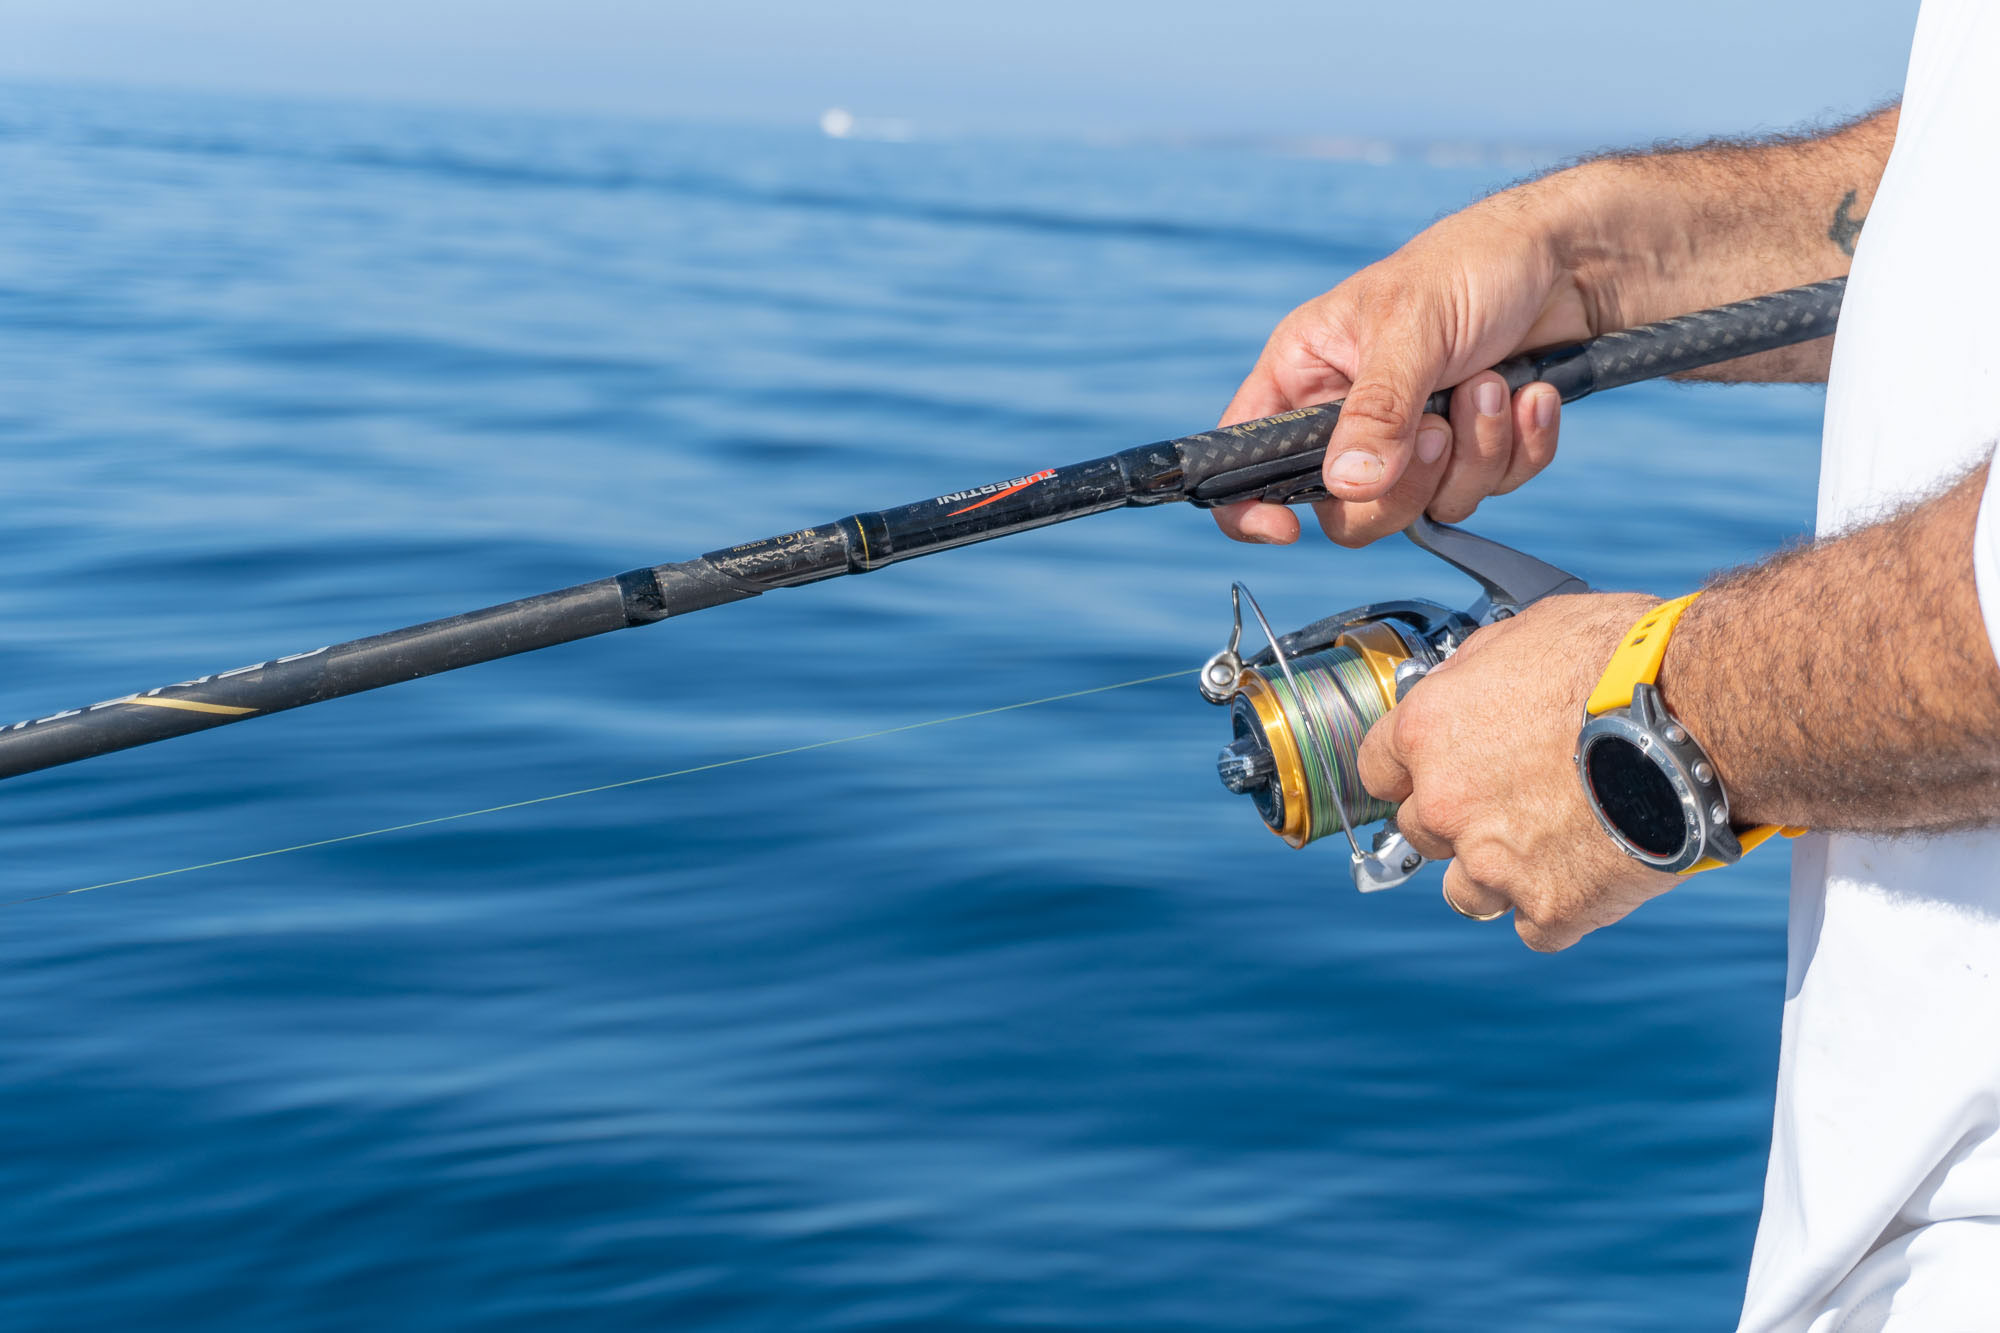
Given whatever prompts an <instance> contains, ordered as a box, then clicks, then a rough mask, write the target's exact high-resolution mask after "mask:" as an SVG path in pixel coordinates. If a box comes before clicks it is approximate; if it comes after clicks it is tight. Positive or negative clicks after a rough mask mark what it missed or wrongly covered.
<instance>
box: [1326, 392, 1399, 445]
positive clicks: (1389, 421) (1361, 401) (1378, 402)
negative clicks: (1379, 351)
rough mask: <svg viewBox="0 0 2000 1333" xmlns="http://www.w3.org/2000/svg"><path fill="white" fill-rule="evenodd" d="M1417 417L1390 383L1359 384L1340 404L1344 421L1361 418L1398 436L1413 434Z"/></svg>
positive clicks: (1367, 423) (1379, 429)
mask: <svg viewBox="0 0 2000 1333" xmlns="http://www.w3.org/2000/svg"><path fill="white" fill-rule="evenodd" d="M1415 416H1416V414H1415V413H1414V412H1412V411H1411V410H1410V405H1409V404H1408V403H1405V402H1403V401H1401V400H1400V399H1399V398H1398V397H1397V396H1396V394H1395V392H1394V391H1393V390H1391V389H1390V388H1389V386H1388V385H1386V384H1373V383H1370V384H1358V385H1356V386H1355V387H1354V388H1353V390H1351V391H1350V392H1349V393H1348V395H1347V398H1346V400H1345V401H1344V402H1342V403H1341V405H1340V420H1341V422H1342V424H1345V423H1347V422H1349V421H1358V422H1360V423H1362V424H1363V425H1364V426H1372V427H1374V428H1375V429H1376V430H1377V431H1379V432H1380V433H1382V434H1384V435H1394V436H1396V437H1398V438H1401V437H1402V436H1404V435H1407V434H1409V433H1410V431H1411V430H1412V428H1413V425H1412V423H1413V421H1414V418H1415Z"/></svg>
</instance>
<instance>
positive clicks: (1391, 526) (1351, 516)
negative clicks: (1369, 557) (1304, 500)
mask: <svg viewBox="0 0 2000 1333" xmlns="http://www.w3.org/2000/svg"><path fill="white" fill-rule="evenodd" d="M1314 512H1315V513H1316V514H1318V515H1319V526H1320V530H1321V531H1323V532H1325V533H1326V536H1327V540H1328V541H1330V542H1332V543H1334V545H1336V546H1344V547H1346V548H1347V549H1348V550H1350V551H1358V550H1360V549H1361V548H1362V547H1364V546H1366V545H1368V544H1369V543H1370V542H1373V541H1378V540H1380V539H1381V538H1383V537H1386V536H1388V535H1389V534H1390V533H1392V532H1395V531H1397V530H1398V529H1399V528H1400V527H1402V526H1403V525H1401V524H1396V523H1391V522H1388V521H1386V520H1385V519H1384V517H1383V514H1382V509H1381V506H1380V505H1377V504H1347V503H1345V502H1342V501H1339V500H1335V501H1332V502H1331V503H1330V504H1323V505H1320V506H1319V507H1318V508H1316V509H1315V510H1314Z"/></svg>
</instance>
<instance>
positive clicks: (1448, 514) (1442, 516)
mask: <svg viewBox="0 0 2000 1333" xmlns="http://www.w3.org/2000/svg"><path fill="white" fill-rule="evenodd" d="M1425 512H1426V513H1428V514H1429V515H1430V516H1431V517H1432V518H1434V519H1436V520H1437V521H1438V522H1440V523H1463V522H1465V520H1466V519H1468V518H1471V517H1472V516H1473V515H1474V514H1476V513H1477V512H1479V501H1478V500H1468V499H1466V498H1465V497H1463V496H1458V495H1439V496H1438V498H1437V499H1435V500H1433V501H1431V507H1430V508H1429V509H1428V510H1426V511H1425Z"/></svg>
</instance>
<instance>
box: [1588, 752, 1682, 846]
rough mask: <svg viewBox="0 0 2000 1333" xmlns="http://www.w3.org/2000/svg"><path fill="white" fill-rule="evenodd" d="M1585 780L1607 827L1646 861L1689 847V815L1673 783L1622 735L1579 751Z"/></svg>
mask: <svg viewBox="0 0 2000 1333" xmlns="http://www.w3.org/2000/svg"><path fill="white" fill-rule="evenodd" d="M1583 771H1584V776H1585V777H1586V779H1587V780H1588V781H1589V783H1590V793H1591V795H1592V796H1593V797H1595V798H1596V801H1597V808H1598V809H1599V810H1601V811H1603V812H1604V818H1605V819H1606V820H1608V821H1610V823H1611V826H1612V827H1613V828H1615V829H1617V830H1618V831H1619V832H1620V833H1622V834H1624V835H1625V838H1626V840H1627V841H1629V842H1630V843H1631V844H1632V845H1633V846H1634V847H1637V848H1638V849H1639V850H1640V851H1642V852H1644V853H1646V854H1647V855H1648V856H1658V857H1670V856H1673V855H1674V854H1675V853H1677V852H1679V851H1680V850H1681V849H1682V848H1683V847H1685V846H1686V845H1687V839H1688V826H1687V814H1686V812H1685V811H1684V810H1682V808H1681V802H1680V797H1679V796H1677V795H1676V794H1675V792H1674V785H1673V783H1671V782H1669V781H1668V780H1667V775H1666V774H1665V773H1662V772H1661V771H1660V768H1659V766H1658V765H1657V764H1655V763H1654V762H1653V761H1652V760H1651V759H1649V758H1647V757H1646V754H1645V752H1644V751H1642V750H1641V749H1640V748H1639V747H1638V746H1636V745H1634V744H1633V743H1632V742H1631V741H1628V740H1626V739H1625V738H1624V737H1622V736H1596V737H1593V738H1591V740H1590V743H1589V746H1588V748H1587V749H1585V750H1584V752H1583Z"/></svg>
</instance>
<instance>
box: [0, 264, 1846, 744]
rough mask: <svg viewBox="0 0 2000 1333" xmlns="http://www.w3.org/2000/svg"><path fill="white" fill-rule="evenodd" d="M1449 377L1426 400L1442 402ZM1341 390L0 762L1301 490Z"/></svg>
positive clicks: (1826, 285)
mask: <svg viewBox="0 0 2000 1333" xmlns="http://www.w3.org/2000/svg"><path fill="white" fill-rule="evenodd" d="M1846 285H1847V282H1846V279H1845V278H1835V279H1833V280H1831V281H1828V282H1820V283H1814V284H1812V285H1811V286H1806V287H1796V288H1793V289H1791V290H1790V291H1784V292H1778V293H1775V294H1773V295H1770V296H1760V297H1755V298H1753V299H1751V300H1748V301H1738V302H1736V303H1735V304H1734V305H1725V306H1718V307H1716V308H1715V309H1712V310H1702V311H1697V312H1695V313H1694V314H1691V315H1682V316H1679V317H1677V318H1674V319H1668V320H1662V321H1661V322H1659V323H1657V324H1647V325H1644V326H1642V327H1640V328H1635V329H1626V330H1623V331H1621V332H1618V333H1608V334H1604V335H1603V336H1601V337H1597V338H1592V339H1590V340H1589V341H1587V342H1582V343H1578V344H1575V345H1573V346H1569V347H1559V348H1554V349H1552V350H1549V351H1543V352H1531V353H1528V354H1526V355H1523V356H1518V357H1515V358H1513V359H1512V360H1510V361H1507V362H1506V363H1504V364H1503V365H1500V366H1497V367H1495V369H1497V370H1499V371H1500V372H1501V374H1503V375H1504V376H1505V377H1506V380H1507V383H1508V385H1509V386H1511V387H1512V388H1515V389H1519V388H1521V387H1523V386H1524V385H1527V384H1531V383H1534V382H1535V381H1537V380H1544V381H1547V382H1548V383H1550V384H1553V385H1554V386H1555V387H1556V389H1557V390H1558V391H1559V392H1560V393H1561V394H1562V398H1563V401H1564V402H1574V401H1575V400H1576V399H1579V398H1582V397H1584V396H1586V395H1588V394H1592V393H1595V392H1597V391H1598V390H1600V389H1610V388H1616V387H1617V386H1619V385H1621V384H1631V383H1634V382H1636V381H1639V380H1645V379H1653V378H1655V377H1658V376H1662V375H1673V374H1677V373H1680V372H1683V371H1689V370H1696V369H1699V368H1701V367H1703V366H1710V365H1714V364H1716V363H1718V362H1722V361H1729V360H1733V359H1735V358H1737V357H1741V356H1749V355H1751V354H1753V353H1757V352H1765V351H1770V350H1772V349H1774V348H1779V347H1787V346H1790V345H1792V344H1794V343H1801V342H1807V341H1810V340H1811V339H1814V338H1823V337H1827V336H1828V335H1830V334H1831V333H1832V332H1833V330H1834V323H1835V320H1836V318H1837V316H1838V315H1839V313H1840V300H1841V294H1842V292H1843V291H1844V290H1845V288H1846ZM1449 400H1450V391H1449V390H1440V391H1439V392H1438V393H1435V394H1433V395H1432V396H1431V398H1430V401H1429V402H1428V403H1427V404H1426V407H1427V409H1428V410H1430V411H1433V412H1440V413H1442V412H1444V411H1446V409H1447V406H1448V404H1449ZM1339 419H1340V405H1339V404H1338V403H1328V404H1325V405H1323V406H1319V407H1307V408H1301V409H1299V410H1298V411H1295V412H1286V413H1283V414H1281V415H1279V416H1274V417H1266V418H1264V419H1263V420H1261V421H1249V422H1245V423H1243V424H1242V425H1238V426H1227V427H1223V428H1220V429H1217V430H1211V431H1204V432H1202V433H1201V434H1199V435H1188V436H1184V437H1183V438H1181V439H1178V440H1166V441H1163V442H1161V443H1159V444H1148V445H1141V446H1139V447H1138V448H1134V449H1127V450H1125V451H1124V452H1122V453H1116V454H1112V455H1110V456H1109V457H1106V458H1097V459H1092V460H1090V461H1089V462H1085V463H1072V464H1070V465H1069V466H1067V467H1057V468H1048V469H1045V470H1043V471H1040V472H1035V473H1031V474H1028V475H1026V476H1020V477H1014V478H1011V479H1009V480H1007V481H1001V482H995V483H993V484H991V485H987V486H981V487H978V488H976V489H973V490H969V491H956V492H953V493H951V494H948V495H940V496H936V497H933V498H932V499H929V500H920V501H918V502H917V503H915V504H907V505H903V506H900V507H899V508H895V509H884V510H879V511H876V512H873V513H864V514H852V515H849V516H848V517H846V518H843V519H837V520H835V521H834V522H832V523H826V524H822V525H820V526H819V527H812V528H802V529H800V530H799V531H797V532H788V533H785V534H784V535H783V536H779V537H766V538H764V539H763V540H761V541H754V542H748V543H746V544H744V545H742V546H732V547H729V548H728V549H727V550H721V551H711V552H709V553H708V554H707V555H704V556H700V557H698V558H696V559H694V560H685V561H682V562H681V563H679V564H672V565H654V566H651V567H648V568H643V569H634V570H631V571H628V572H627V573H624V574H618V575H615V576H613V577H611V578H607V579H599V580H597V581H596V582H594V583H581V584H578V585H577V586H575V587H573V588H564V589H562V590H560V591H558V592H548V593H543V594H541V595H540V596H536V597H526V598H523V599H521V600H520V601H517V602H505V603H502V604H501V605H499V606H490V607H487V608H486V609H484V610H481V611H469V612H467V613H466V614H464V615H460V616H451V617H449V618H447V619H444V620H433V621H431V622H429V623H428V624H423V625H413V626H411V627H409V628H408V629H398V630H390V631H389V632H388V633H386V634H377V635H374V636H373V637H370V638H366V639H355V640H353V641H352V642H349V643H340V644H334V645H332V646H330V647H325V648H316V649H313V650H312V651H310V652H304V653H294V654H292V655H290V656H287V657H279V658H274V659H272V660H270V661H266V662H256V663H253V664H251V665H249V666H245V667H238V668H237V669H235V670H234V671H223V672H219V673H217V674H215V675H212V676H201V677H198V678H196V679H194V680H187V681H182V682H180V683H178V684H174V685H162V686H159V687H158V688H156V689H150V690H145V691H143V692H141V693H138V694H128V695H123V696H121V697H119V698H116V699H107V700H105V701H103V702H102V703H95V704H89V705H86V706H84V707H81V708H69V709H64V710H63V711H61V712H57V713H51V714H49V715H48V716H46V717H39V718H31V719H29V720H27V721H23V722H16V723H14V724H13V725H11V726H7V727H5V728H0V777H13V776H15V775H16V774H20V773H30V772H33V771H34V770H36V769H40V768H50V767H53V766H54V765H57V764H67V763H72V762H74V761H76V760H78V759H87V758H89V757H91V756H92V755H99V754H105V753H107V752H109V751H112V750H123V749H127V748H129V747H131V746H135V745H145V744H148V743H150V742H152V741H159V740H165V739H167V738H168V737H170V736H180V735H184V734H186V733H188V732H191V731H203V730H206V729H207V728H209V727H219V726H222V725H223V724H225V723H229V722H240V721H242V720H243V719H244V718H248V717H257V716H260V715H262V714H264V713H276V712H281V711H283V710H284V709H287V708H298V707H302V706H303V705H306V704H315V703H319V702H321V701H323V700H326V699H335V698H339V697H340V696H341V695H344V694H356V693H359V692H360V691H362V690H372V689H375V688H377V687H378V686H382V685H393V684H396V683H397V682H399V681H405V680H415V679H417V678H418V677H419V676H429V675H435V674H436V673H438V672H440V671H451V670H455V669H456V668H458V667H463V666H471V665H472V664H473V663H475V662H487V661H491V660H493V659H494V658H499V657H510V656H512V655H514V654H515V653H526V652H532V651H534V650H535V649H537V648H547V647H549V646H551V645H553V644H558V643H567V642H568V641H570V640H572V639H582V638H587V637H589V636H590V635H593V634H603V633H606V632H608V631H610V630H615V629H625V628H626V627H628V626H632V625H650V624H652V623H653V622H654V621H656V620H666V619H668V618H669V617H672V616H684V615H687V614H689V613H690V612H694V611H701V610H704V609H706V608H708V607H711V606H721V605H722V604H723V603H725V602H737V601H742V600H743V599H744V598H746V597H755V596H756V595H757V594H759V593H763V592H769V591H770V590H772V589H773V588H790V587H795V586H797V585H799V584H803V583H816V582H818V581H819V580H821V579H830V578H837V577H839V576H840V575H842V574H865V573H867V572H869V571H871V570H876V569H880V568H882V567H883V566H884V565H892V564H895V563H896V562H897V561H899V560H910V559H914V558H915V557H917V556H920V555H929V554H930V553H931V552H933V551H942V550H946V549H948V548H950V547H953V546H965V545H969V544H971V543H973V542H980V541H988V540H990V539H992V538H994V537H1004V536H1006V535H1008V534H1009V533H1014V532H1025V531H1027V530H1028V529H1030V528H1040V527H1046V526H1048V525H1049V524H1052V523H1062V522H1066V521H1068V520H1070V519H1073V518H1082V517H1083V516H1084V515H1086V514H1097V513H1102V512H1104V511H1105V510H1108V509H1121V508H1126V507H1131V506H1144V505H1156V504H1166V503H1168V502H1170V501H1175V500H1184V501H1187V502H1189V503H1191V504H1195V505H1199V506H1201V507H1203V508H1210V507H1213V506H1215V505H1221V504H1230V503H1234V502H1236V501H1239V500H1251V499H1263V500H1270V501H1275V502H1277V503H1281V504H1292V503H1299V502H1303V501H1310V500H1320V499H1325V498H1326V492H1325V490H1324V489H1322V487H1321V486H1320V462H1321V460H1322V459H1323V458H1324V456H1325V454H1326V445H1327V440H1328V438H1329V437H1330V436H1331V435H1332V433H1333V427H1334V423H1335V422H1336V421H1338V420H1339Z"/></svg>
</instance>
